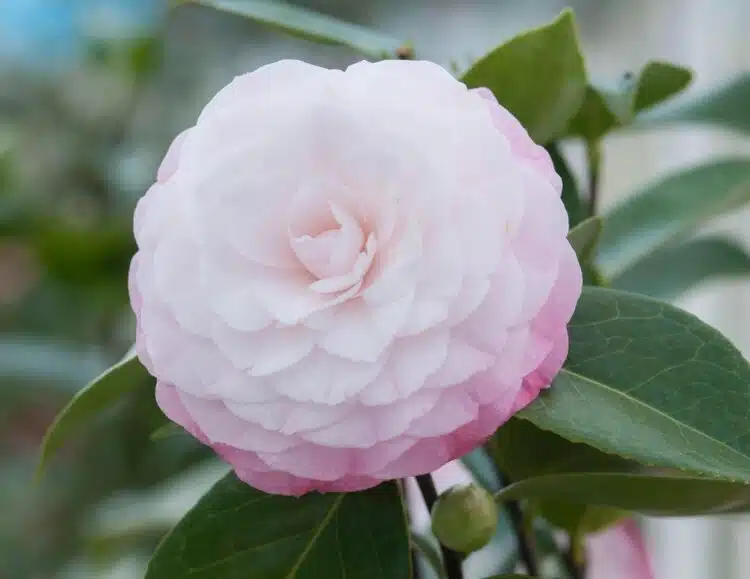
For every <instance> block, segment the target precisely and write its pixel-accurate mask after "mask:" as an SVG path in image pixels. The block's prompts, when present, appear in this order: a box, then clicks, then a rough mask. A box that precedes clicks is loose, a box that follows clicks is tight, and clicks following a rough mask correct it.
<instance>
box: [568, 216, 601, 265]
mask: <svg viewBox="0 0 750 579" xmlns="http://www.w3.org/2000/svg"><path fill="white" fill-rule="evenodd" d="M601 234H602V218H601V217H598V216H594V217H589V218H588V219H585V220H584V221H581V222H580V223H579V224H578V225H576V226H575V227H573V228H572V229H571V230H570V232H568V241H569V242H570V245H571V246H572V247H573V250H574V251H575V252H576V256H578V261H579V262H580V263H586V262H588V261H589V260H590V259H591V256H592V255H593V253H594V250H595V249H596V244H597V243H598V242H599V237H600V236H601Z"/></svg>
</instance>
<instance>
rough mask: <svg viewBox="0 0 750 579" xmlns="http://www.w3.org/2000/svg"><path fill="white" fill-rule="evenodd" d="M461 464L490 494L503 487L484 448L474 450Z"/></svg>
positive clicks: (464, 457)
mask: <svg viewBox="0 0 750 579" xmlns="http://www.w3.org/2000/svg"><path fill="white" fill-rule="evenodd" d="M461 462H463V463H464V466H465V467H466V468H467V469H468V470H469V472H470V473H471V474H472V476H473V477H474V480H475V481H477V482H478V483H479V484H480V485H482V486H483V487H484V488H486V489H487V490H488V491H490V492H495V491H497V490H499V489H500V487H501V486H502V484H501V482H500V478H499V477H498V475H497V470H496V469H495V465H494V464H493V462H492V459H491V458H490V456H489V455H488V454H487V451H486V450H485V449H484V448H481V447H480V448H477V449H475V450H472V451H471V452H470V453H469V454H467V455H465V456H463V457H462V458H461Z"/></svg>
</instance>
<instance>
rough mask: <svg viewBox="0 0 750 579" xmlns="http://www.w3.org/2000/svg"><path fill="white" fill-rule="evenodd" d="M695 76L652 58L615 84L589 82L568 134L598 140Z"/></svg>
mask: <svg viewBox="0 0 750 579" xmlns="http://www.w3.org/2000/svg"><path fill="white" fill-rule="evenodd" d="M691 77H692V73H691V72H690V71H689V70H688V69H686V68H683V67H681V66H676V65H673V64H668V63H666V62H659V61H652V62H649V63H647V64H646V65H645V66H644V67H643V69H642V70H641V71H640V73H638V74H637V75H636V76H633V75H630V74H627V75H624V76H623V77H622V78H621V79H620V80H619V82H618V83H617V84H618V86H615V87H613V88H605V87H601V86H589V87H587V89H586V96H585V97H584V100H583V105H582V106H581V109H580V111H578V114H577V115H576V117H575V118H574V119H573V120H572V121H571V123H570V127H569V130H568V134H570V135H577V136H581V137H583V138H585V139H587V140H589V141H596V140H598V139H600V138H602V137H603V136H604V135H605V134H606V133H608V132H609V131H611V130H613V129H615V128H618V127H623V126H626V125H628V124H630V123H631V122H633V119H634V118H635V115H636V114H637V113H638V112H640V111H642V110H644V109H648V108H650V107H652V106H654V105H656V104H658V103H660V102H662V101H664V100H666V99H668V98H670V97H672V96H674V95H675V94H677V93H678V92H680V91H682V90H684V89H685V88H686V87H687V85H688V84H689V83H690V79H691Z"/></svg>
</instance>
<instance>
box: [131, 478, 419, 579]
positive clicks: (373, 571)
mask: <svg viewBox="0 0 750 579" xmlns="http://www.w3.org/2000/svg"><path fill="white" fill-rule="evenodd" d="M250 576H251V577H253V579H292V578H297V579H309V578H312V577H326V579H328V578H330V579H337V578H338V579H408V578H409V577H410V576H411V568H410V557H409V534H408V529H407V524H406V514H405V512H404V506H403V504H402V501H401V496H400V493H399V490H398V486H397V484H396V483H395V482H391V483H386V484H383V485H380V486H379V487H376V488H374V489H371V490H369V491H365V492H360V493H347V494H336V493H329V494H318V493H311V494H307V495H304V496H303V497H301V498H294V497H284V496H278V495H267V494H264V493H262V492H260V491H257V490H255V489H253V488H252V487H250V486H248V485H246V484H245V483H243V482H241V481H240V480H238V479H237V478H236V477H235V476H234V475H233V474H230V475H228V476H226V477H225V478H224V479H222V480H221V481H219V482H218V483H217V484H216V485H215V486H214V487H213V488H212V489H211V490H210V491H209V492H208V493H207V494H205V495H204V496H203V498H202V499H201V500H200V501H199V502H198V504H197V505H196V506H195V507H194V508H193V509H192V510H191V511H190V512H189V513H188V514H187V515H186V516H185V518H183V519H182V521H181V522H180V523H179V524H178V525H177V526H176V527H175V528H174V529H173V530H172V532H171V533H170V534H169V535H168V536H167V537H166V538H165V539H164V541H163V542H162V544H161V545H160V546H159V548H158V549H157V551H156V553H155V554H154V557H153V559H152V560H151V563H150V564H149V567H148V571H147V573H146V579H182V578H188V577H189V578H191V579H217V578H219V577H250Z"/></svg>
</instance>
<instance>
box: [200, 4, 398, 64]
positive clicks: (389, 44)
mask: <svg viewBox="0 0 750 579" xmlns="http://www.w3.org/2000/svg"><path fill="white" fill-rule="evenodd" d="M185 2H195V3H197V4H202V5H204V6H209V7H211V8H216V9H218V10H224V11H226V12H231V13H233V14H237V15H239V16H244V17H246V18H249V19H251V20H254V21H255V22H259V23H260V24H263V25H265V26H270V27H272V28H276V29H278V30H282V31H284V32H287V33H289V34H292V35H294V36H299V37H301V38H305V39H307V40H311V41H313V42H319V43H323V44H338V45H341V46H347V47H349V48H352V49H354V50H356V51H358V52H361V53H362V54H365V55H367V56H369V57H371V58H375V59H381V58H388V57H389V56H390V57H393V56H395V55H396V54H397V53H398V51H399V50H403V48H404V46H405V44H404V43H403V42H401V41H398V40H396V39H393V38H390V37H388V36H387V35H384V34H380V33H378V32H375V31H372V30H370V29H368V28H365V27H364V26H358V25H356V24H350V23H347V22H342V21H340V20H337V19H335V18H333V17H331V16H327V15H325V14H320V13H317V12H313V11H312V10H309V9H307V8H303V7H302V6H295V5H293V4H288V3H286V2H282V1H280V0H185Z"/></svg>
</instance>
